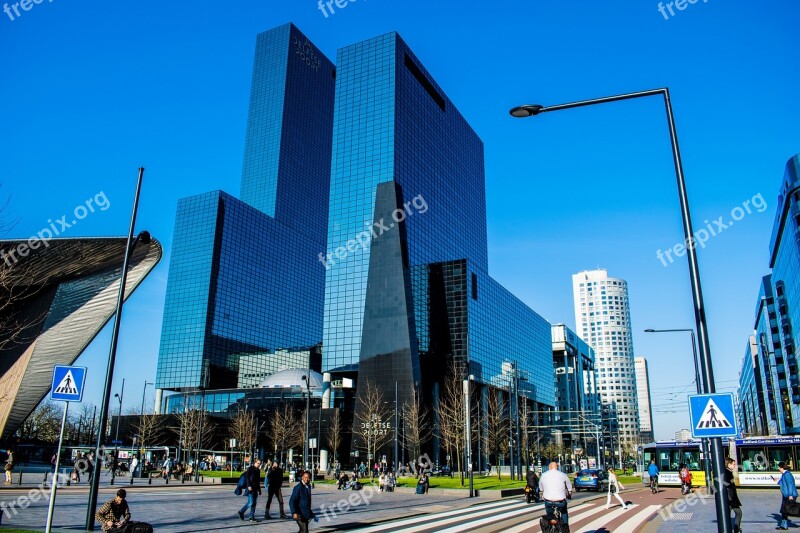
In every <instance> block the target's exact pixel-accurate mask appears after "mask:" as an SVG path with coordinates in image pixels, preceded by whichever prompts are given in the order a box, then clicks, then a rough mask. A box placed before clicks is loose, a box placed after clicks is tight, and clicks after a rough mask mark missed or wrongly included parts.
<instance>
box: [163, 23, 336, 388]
mask: <svg viewBox="0 0 800 533" xmlns="http://www.w3.org/2000/svg"><path fill="white" fill-rule="evenodd" d="M334 74H335V71H334V66H333V64H332V63H331V62H330V61H329V60H328V59H327V58H326V57H325V56H324V55H323V54H322V53H321V52H320V51H319V50H317V48H316V47H315V46H314V45H313V44H312V43H311V42H310V41H309V40H308V39H307V38H306V37H305V36H304V35H303V34H302V33H301V32H300V31H299V30H298V29H297V28H296V27H295V26H294V25H292V24H285V25H283V26H280V27H278V28H275V29H272V30H269V31H267V32H264V33H261V34H259V35H258V38H257V42H256V52H255V61H254V65H253V81H252V88H251V94H250V111H249V114H248V122H247V135H246V142H245V151H244V164H243V171H242V199H241V200H238V199H236V198H235V197H233V196H231V195H229V194H227V193H225V192H222V191H212V192H208V193H205V194H200V195H197V196H192V197H190V198H185V199H183V200H181V201H180V202H179V203H178V212H177V216H176V221H175V237H174V242H173V249H172V257H171V260H170V269H169V278H168V283H167V295H166V303H165V309H164V322H163V328H162V334H161V346H160V350H159V361H158V371H157V375H156V387H157V388H158V389H170V390H183V391H187V390H197V389H204V390H206V389H223V388H233V387H236V386H237V385H238V384H239V383H241V382H245V381H248V382H249V380H252V376H255V375H259V372H261V373H262V374H263V371H261V370H260V369H259V368H249V367H248V368H240V364H239V363H240V360H241V361H242V362H243V364H247V363H253V364H256V363H257V362H258V361H262V360H264V358H265V357H266V358H270V356H271V355H275V354H280V353H293V354H295V355H297V354H298V353H307V354H309V355H308V361H309V362H307V363H306V365H308V364H310V360H311V359H312V357H311V353H312V352H313V350H314V349H315V348H314V347H315V346H318V345H319V344H320V343H321V341H322V316H323V298H324V283H325V271H324V269H323V268H322V267H321V266H320V263H319V261H318V255H319V254H320V253H322V252H323V251H324V250H325V236H326V233H327V212H328V190H329V186H330V155H331V136H332V126H333V91H334V77H335V76H334ZM316 349H318V347H317V348H316ZM306 365H303V366H306ZM251 366H252V365H251ZM240 371H241V373H242V374H243V375H246V376H250V377H248V378H244V377H243V378H242V379H240V376H239V374H240Z"/></svg>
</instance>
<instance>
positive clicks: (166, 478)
mask: <svg viewBox="0 0 800 533" xmlns="http://www.w3.org/2000/svg"><path fill="white" fill-rule="evenodd" d="M164 479H165V480H166V482H167V485H169V474H167V475H166V476H164Z"/></svg>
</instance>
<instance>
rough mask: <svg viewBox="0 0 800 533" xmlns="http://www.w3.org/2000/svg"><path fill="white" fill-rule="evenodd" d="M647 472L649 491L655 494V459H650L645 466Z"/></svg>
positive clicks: (656, 480) (656, 489)
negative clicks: (648, 464) (648, 475)
mask: <svg viewBox="0 0 800 533" xmlns="http://www.w3.org/2000/svg"><path fill="white" fill-rule="evenodd" d="M647 473H648V474H650V491H651V492H652V493H653V494H655V493H656V492H658V467H657V466H656V460H655V459H650V466H648V467H647Z"/></svg>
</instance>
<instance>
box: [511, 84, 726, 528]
mask: <svg viewBox="0 0 800 533" xmlns="http://www.w3.org/2000/svg"><path fill="white" fill-rule="evenodd" d="M648 96H661V97H662V98H663V99H664V107H665V109H666V113H667V123H668V126H669V137H670V143H671V146H672V160H673V164H674V166H675V177H676V179H677V184H678V198H679V202H680V209H681V219H682V222H683V233H684V238H685V240H686V256H687V259H688V266H689V280H690V284H691V288H692V304H693V305H694V317H695V325H696V328H697V333H698V336H699V337H700V370H701V372H702V376H703V387H704V389H705V391H706V393H714V392H716V390H715V389H716V387H715V385H714V371H713V365H712V362H711V347H710V345H709V341H708V325H707V323H706V310H705V305H704V303H703V290H702V288H701V285H700V266H699V264H698V262H697V251H696V250H695V240H694V229H693V228H692V219H691V215H690V212H689V197H688V194H687V192H686V181H685V179H684V175H683V163H682V162H681V153H680V148H679V147H678V134H677V129H676V127H675V118H674V116H673V112H672V103H671V101H670V95H669V88H667V87H663V88H660V89H652V90H648V91H639V92H633V93H626V94H619V95H614V96H607V97H603V98H594V99H591V100H582V101H578V102H571V103H566V104H560V105H555V106H542V105H522V106H517V107H515V108H513V109H511V111H510V113H511V115H512V116H514V117H518V118H522V117H531V116H535V115H539V114H541V113H545V112H550V111H560V110H562V109H571V108H575V107H585V106H590V105H595V104H604V103H610V102H618V101H621V100H630V99H634V98H643V97H648ZM711 448H712V452H713V464H714V477H715V480H714V483H715V489H716V491H715V493H714V502H715V507H716V511H717V531H718V532H719V533H731V525H730V520H729V518H730V514H731V513H730V510H731V509H730V504H729V503H728V500H727V498H726V497H725V496H724V494H725V492H724V491H723V489H724V476H723V473H724V470H725V466H724V465H723V460H724V457H725V456H724V454H723V450H722V439H720V438H714V439H711Z"/></svg>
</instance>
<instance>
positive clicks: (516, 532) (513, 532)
mask: <svg viewBox="0 0 800 533" xmlns="http://www.w3.org/2000/svg"><path fill="white" fill-rule="evenodd" d="M590 506H591V504H590V503H582V504H580V505H576V506H575V507H569V508H568V511H569V513H574V512H575V511H579V510H581V509H586V508H587V507H590ZM540 509H542V510H543V509H544V507H540ZM536 510H538V509H536ZM595 512H596V511H595V510H592V511H589V512H588V513H582V514H579V515H575V517H576V518H577V519H578V520H580V517H581V516H584V515H592V514H594V513H595ZM567 516H568V517H569V519H570V520H574V519H573V515H572V514H568V515H567ZM536 523H537V524H538V523H539V522H538V515H537V520H536ZM530 527H531V525H530V524H520V525H518V526H516V527H512V528H508V529H504V530H503V532H504V533H522V532H523V531H525V530H526V529H530Z"/></svg>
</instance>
